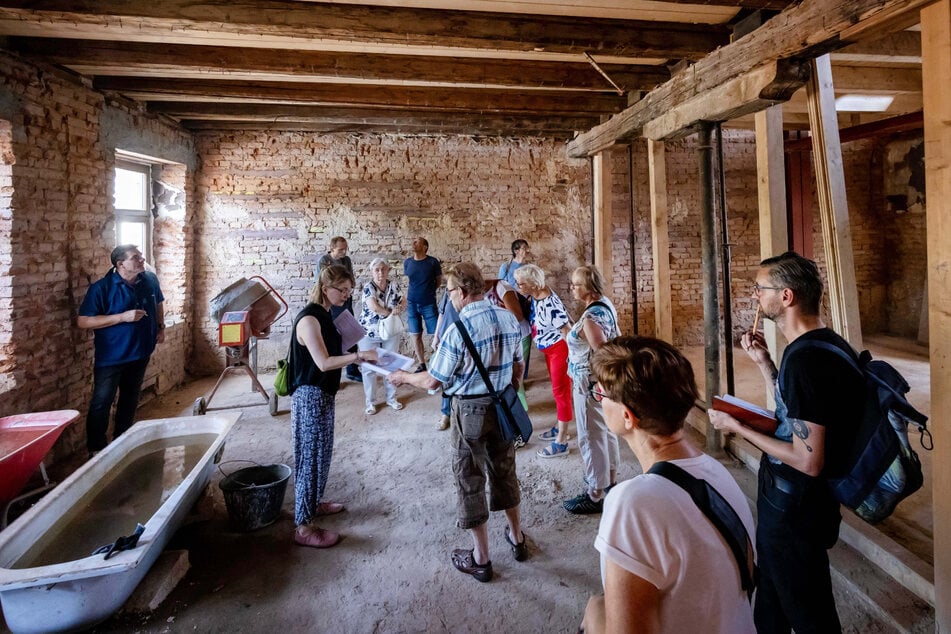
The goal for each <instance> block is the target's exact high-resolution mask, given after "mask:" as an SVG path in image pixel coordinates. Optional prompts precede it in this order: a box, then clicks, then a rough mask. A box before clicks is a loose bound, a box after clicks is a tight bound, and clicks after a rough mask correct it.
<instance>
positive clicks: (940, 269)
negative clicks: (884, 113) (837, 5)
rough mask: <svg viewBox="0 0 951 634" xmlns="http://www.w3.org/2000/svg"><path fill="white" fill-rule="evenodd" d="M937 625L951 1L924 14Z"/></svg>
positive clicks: (948, 287) (949, 573)
mask: <svg viewBox="0 0 951 634" xmlns="http://www.w3.org/2000/svg"><path fill="white" fill-rule="evenodd" d="M921 71H922V77H923V79H924V82H923V83H924V97H925V187H926V188H927V190H928V214H927V216H928V217H927V233H928V321H929V329H930V332H929V335H928V339H929V344H928V347H929V350H930V357H931V425H932V433H933V435H934V439H935V443H934V444H935V447H934V456H933V458H932V461H931V464H932V467H933V473H932V476H931V478H932V491H933V493H932V495H933V504H934V505H933V516H934V521H933V524H934V590H935V621H936V624H937V627H936V628H935V629H936V631H939V632H951V493H949V492H951V276H949V271H951V84H949V83H948V78H949V77H951V2H949V0H941V2H938V3H936V4H933V5H931V6H930V7H928V8H927V9H924V10H922V12H921Z"/></svg>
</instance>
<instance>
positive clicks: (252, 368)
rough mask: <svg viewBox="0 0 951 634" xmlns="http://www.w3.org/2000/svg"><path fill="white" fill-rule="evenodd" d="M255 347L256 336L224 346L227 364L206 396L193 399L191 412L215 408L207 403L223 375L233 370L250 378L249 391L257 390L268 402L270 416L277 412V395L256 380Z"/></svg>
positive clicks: (213, 394)
mask: <svg viewBox="0 0 951 634" xmlns="http://www.w3.org/2000/svg"><path fill="white" fill-rule="evenodd" d="M257 348H258V340H257V337H251V338H250V339H249V340H248V343H247V344H245V345H243V346H228V347H226V348H225V362H226V364H227V365H226V366H225V369H224V370H222V371H221V376H219V377H218V381H217V383H215V387H214V388H213V389H212V390H211V392H210V393H209V394H208V396H199V397H198V398H197V399H195V404H194V405H193V406H192V414H194V415H195V416H200V415H202V414H204V413H205V412H208V411H209V410H211V409H215V408H211V407H208V404H209V403H210V402H211V399H212V398H213V397H214V396H215V392H217V391H218V388H219V387H221V382H222V381H224V379H225V377H226V376H228V375H230V374H233V373H235V372H244V373H245V374H247V375H248V376H249V377H250V378H251V391H252V392H257V393H258V394H260V395H261V396H263V397H264V402H265V403H267V404H268V406H269V408H270V413H271V415H272V416H273V415H274V414H276V413H277V395H276V394H273V393H270V394H269V393H268V391H267V390H265V389H264V386H263V385H261V382H260V381H258V375H257V356H258V355H257ZM232 407H250V405H233V406H232ZM217 409H231V408H230V407H229V408H217Z"/></svg>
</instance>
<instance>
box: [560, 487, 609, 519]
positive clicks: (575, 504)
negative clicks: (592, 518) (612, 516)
mask: <svg viewBox="0 0 951 634" xmlns="http://www.w3.org/2000/svg"><path fill="white" fill-rule="evenodd" d="M561 505H562V506H563V507H565V510H566V511H568V512H569V513H574V514H575V515H593V514H595V513H600V512H601V511H603V510H604V498H601V499H600V500H598V501H597V502H595V501H594V500H592V499H591V496H589V495H588V492H587V491H582V492H581V493H580V494H578V495H576V496H575V497H573V498H571V499H570V500H565V501H564V502H562V503H561Z"/></svg>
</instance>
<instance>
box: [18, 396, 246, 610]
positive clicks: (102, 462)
mask: <svg viewBox="0 0 951 634" xmlns="http://www.w3.org/2000/svg"><path fill="white" fill-rule="evenodd" d="M240 416H241V412H239V411H235V412H221V413H215V414H209V415H205V416H184V417H175V418H158V419H150V420H143V421H139V422H138V423H136V424H135V425H133V426H132V427H131V428H130V429H129V430H128V431H126V433H124V434H123V435H122V436H120V437H119V438H117V439H116V440H115V441H114V442H112V443H110V444H109V445H107V447H106V448H105V449H104V450H103V451H101V452H100V453H98V454H97V455H96V456H95V457H94V458H93V459H92V460H89V461H87V462H86V463H85V464H83V465H82V466H81V467H79V468H78V469H77V470H76V471H74V472H73V473H72V474H71V475H70V476H69V477H67V478H66V479H65V480H64V481H63V482H62V483H61V484H60V485H59V486H57V487H56V488H55V489H53V490H52V491H51V492H50V493H48V494H47V495H46V496H44V497H43V498H42V499H41V500H40V501H39V502H37V503H36V504H35V505H34V506H33V507H32V508H30V509H29V510H27V511H26V512H25V513H24V514H23V515H21V516H20V517H19V518H17V519H16V521H14V522H13V523H11V524H10V525H9V526H8V527H7V528H6V529H4V530H3V531H2V532H0V593H2V592H5V591H8V590H15V589H19V588H28V587H33V586H42V585H50V584H56V583H61V582H66V581H73V580H77V579H85V578H89V577H97V576H102V575H110V574H118V573H122V572H124V571H127V570H130V569H133V568H135V567H137V566H138V565H139V563H140V562H141V561H142V559H144V558H145V556H146V554H147V553H148V552H149V551H150V549H151V548H152V547H153V546H154V545H156V542H158V543H161V544H162V545H164V543H165V542H166V541H167V539H166V537H167V536H165V535H164V533H165V531H167V530H168V524H169V522H170V521H171V519H172V516H173V514H174V512H175V510H176V509H177V508H178V506H179V505H180V504H181V503H182V500H183V498H184V497H186V496H187V495H188V493H189V491H190V490H191V488H192V487H193V486H195V483H196V481H197V480H198V479H199V478H200V477H202V475H203V472H204V470H205V468H206V467H207V466H208V465H209V464H210V463H216V462H217V460H216V459H215V458H216V454H218V452H219V451H220V450H221V449H222V447H223V445H224V442H225V440H226V438H227V436H228V434H229V433H230V431H231V429H232V427H233V426H234V424H235V422H236V421H237V420H238V418H240ZM196 423H201V424H199V425H196ZM209 432H211V433H215V434H217V437H216V438H215V440H214V441H213V442H212V443H211V445H209V447H208V449H207V450H206V451H205V452H204V454H202V456H201V458H200V459H199V460H198V462H197V463H196V464H195V466H194V467H193V468H192V470H191V472H190V473H189V474H188V476H186V477H185V479H184V480H182V482H181V483H180V484H179V485H178V487H176V489H175V492H174V493H173V494H172V495H170V496H169V497H168V499H166V500H165V501H164V502H163V503H162V505H161V506H160V507H159V508H158V509H157V510H156V511H155V513H154V514H153V515H152V517H150V518H149V519H148V521H147V522H146V523H145V531H144V532H143V533H142V536H141V537H140V538H139V543H138V546H136V547H135V548H133V549H131V550H127V551H122V552H120V553H118V554H116V555H114V556H113V557H111V558H110V559H108V560H105V559H103V556H102V555H89V556H87V557H83V558H82V559H74V560H72V561H67V562H61V563H57V564H50V565H46V566H36V567H30V568H10V567H9V566H10V565H12V564H14V563H15V562H16V561H17V560H19V559H20V558H21V557H22V556H23V554H24V553H25V552H26V551H27V550H28V549H29V548H30V547H31V546H32V545H33V543H34V542H35V538H33V537H32V536H33V533H31V532H30V531H29V530H28V527H29V525H30V523H32V522H33V521H36V520H37V519H39V518H41V516H42V515H44V514H47V513H54V514H55V513H56V512H57V509H60V514H62V511H63V510H66V509H69V508H72V505H73V504H75V501H76V500H77V499H78V498H79V497H81V496H82V495H83V494H84V493H85V492H86V491H87V490H88V489H89V488H91V486H93V484H91V483H95V482H97V481H98V480H100V479H101V478H103V477H104V476H105V475H106V474H107V473H108V472H109V471H110V470H111V469H112V468H114V467H115V466H116V465H118V464H119V463H120V462H121V461H122V460H123V459H124V458H125V457H126V455H127V454H128V453H129V452H131V451H132V450H134V449H135V448H137V447H139V446H141V445H143V444H146V443H148V442H151V441H154V440H160V439H163V438H172V437H176V436H186V435H194V434H196V433H209ZM217 457H218V458H220V455H219V456H217ZM87 478H88V480H87ZM78 487H84V488H82V489H80V488H78ZM74 492H78V493H77V494H76V495H75V496H73V497H72V498H70V497H69V496H70V494H72V493H74Z"/></svg>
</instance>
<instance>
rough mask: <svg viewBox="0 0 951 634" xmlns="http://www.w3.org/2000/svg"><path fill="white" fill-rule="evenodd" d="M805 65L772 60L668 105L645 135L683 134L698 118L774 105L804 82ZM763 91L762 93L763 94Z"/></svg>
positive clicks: (709, 118) (719, 118)
mask: <svg viewBox="0 0 951 634" xmlns="http://www.w3.org/2000/svg"><path fill="white" fill-rule="evenodd" d="M808 77H809V73H808V66H806V65H804V64H798V63H793V62H785V61H784V62H778V61H772V62H767V63H766V64H763V65H762V66H760V67H759V68H755V69H753V70H752V71H750V72H749V73H746V74H744V75H741V76H740V77H737V78H735V79H731V80H730V81H728V82H726V83H724V84H721V85H720V86H716V87H714V88H713V89H711V90H710V91H708V92H706V93H704V94H702V95H697V96H695V97H693V98H691V99H688V100H687V101H685V102H683V103H681V104H678V105H677V106H676V107H674V108H671V109H670V110H668V111H667V112H665V113H664V114H662V115H661V116H659V117H657V118H656V119H654V120H652V121H650V122H648V123H647V124H645V125H644V129H643V130H642V132H641V133H642V135H643V136H644V137H646V138H648V139H655V140H661V139H668V140H669V139H674V138H677V137H679V136H683V135H685V134H687V133H688V132H689V131H690V128H692V127H693V126H695V125H696V124H698V123H699V122H700V121H729V120H730V119H734V118H736V117H739V116H742V115H744V114H749V113H751V112H757V111H759V110H762V109H763V108H767V107H769V106H773V105H776V104H777V103H781V102H783V101H785V100H786V99H788V98H789V97H790V96H791V95H792V94H793V93H794V92H795V91H796V90H798V89H799V88H800V87H802V86H803V85H804V84H805V83H806V79H807V78H808ZM764 95H765V96H764Z"/></svg>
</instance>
